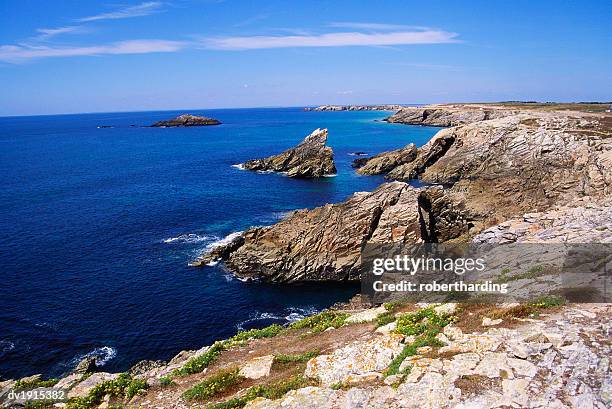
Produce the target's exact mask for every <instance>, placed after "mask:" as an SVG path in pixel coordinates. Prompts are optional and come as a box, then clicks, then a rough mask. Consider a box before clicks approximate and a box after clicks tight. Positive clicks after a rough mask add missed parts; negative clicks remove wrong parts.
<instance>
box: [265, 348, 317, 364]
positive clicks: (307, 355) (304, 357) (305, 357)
mask: <svg viewBox="0 0 612 409" xmlns="http://www.w3.org/2000/svg"><path fill="white" fill-rule="evenodd" d="M319 354H320V352H319V351H317V350H315V351H307V352H304V353H302V354H289V355H286V354H278V355H274V361H275V362H279V363H281V364H286V363H292V362H302V363H303V362H308V361H309V360H310V359H311V358H314V357H315V356H318V355H319Z"/></svg>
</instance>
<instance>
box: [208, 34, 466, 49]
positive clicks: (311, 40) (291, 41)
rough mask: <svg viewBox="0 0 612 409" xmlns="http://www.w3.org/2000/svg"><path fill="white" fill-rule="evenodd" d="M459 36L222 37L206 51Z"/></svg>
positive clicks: (213, 40) (441, 40)
mask: <svg viewBox="0 0 612 409" xmlns="http://www.w3.org/2000/svg"><path fill="white" fill-rule="evenodd" d="M455 37H457V34H456V33H449V32H446V31H439V30H421V31H397V32H386V33H358V32H346V33H329V34H320V35H310V36H308V35H291V36H250V37H221V38H211V39H205V40H204V41H203V45H204V47H206V48H211V49H217V50H255V49H264V48H287V47H345V46H381V45H407V44H441V43H455V42H459V40H456V39H455Z"/></svg>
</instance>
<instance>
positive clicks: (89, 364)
mask: <svg viewBox="0 0 612 409" xmlns="http://www.w3.org/2000/svg"><path fill="white" fill-rule="evenodd" d="M97 370H98V365H97V364H96V357H95V356H88V357H85V358H83V359H81V361H80V362H79V363H78V364H77V366H76V367H75V368H74V371H72V372H73V373H75V374H80V375H83V374H86V373H91V372H96V371H97Z"/></svg>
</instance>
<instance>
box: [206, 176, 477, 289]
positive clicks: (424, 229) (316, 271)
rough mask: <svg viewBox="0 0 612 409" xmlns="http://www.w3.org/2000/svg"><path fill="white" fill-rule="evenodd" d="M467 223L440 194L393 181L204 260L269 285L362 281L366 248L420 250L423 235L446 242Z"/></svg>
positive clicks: (301, 214)
mask: <svg viewBox="0 0 612 409" xmlns="http://www.w3.org/2000/svg"><path fill="white" fill-rule="evenodd" d="M422 196H423V197H422ZM432 200H433V205H432V204H431V202H432ZM428 203H429V205H427V204H428ZM420 206H426V207H425V208H422V207H420ZM469 219H470V217H469V216H468V215H465V214H463V205H462V204H461V203H459V202H456V201H455V199H454V198H451V197H445V196H444V194H443V192H442V190H441V189H439V188H436V187H434V188H428V189H420V190H419V189H416V188H413V187H411V186H409V185H408V184H406V183H402V182H391V183H386V184H383V185H381V186H380V187H379V188H378V189H376V190H375V191H374V192H358V193H355V194H354V195H353V196H352V197H351V198H349V199H348V200H347V201H346V202H343V203H339V204H333V205H325V206H322V207H317V208H315V209H312V210H300V211H296V212H294V213H293V214H292V215H290V216H289V217H287V218H286V219H284V220H282V221H280V222H278V223H276V224H275V225H273V226H270V227H257V228H252V229H249V230H248V231H247V232H246V233H244V235H243V239H242V240H243V244H241V245H240V246H238V247H237V248H235V247H233V249H232V251H228V249H227V248H219V249H215V250H214V251H213V252H212V253H206V254H204V255H203V256H202V257H201V260H202V263H204V262H205V261H208V260H211V258H215V257H217V258H218V257H219V255H223V256H222V259H223V260H225V265H226V267H228V268H229V269H230V270H231V271H233V272H234V273H236V274H237V275H239V276H242V277H247V278H248V277H257V278H262V279H265V280H268V281H276V282H290V281H316V280H357V279H359V277H360V275H361V272H362V269H363V266H362V264H361V262H362V260H361V252H362V250H363V248H364V246H365V245H388V244H389V243H401V244H411V243H419V242H421V241H422V240H423V236H422V235H425V237H427V238H428V240H439V241H442V240H447V239H451V238H454V237H456V235H461V234H465V233H466V232H467V229H468V228H469V222H468V220H469ZM433 220H437V223H433V222H432V221H433Z"/></svg>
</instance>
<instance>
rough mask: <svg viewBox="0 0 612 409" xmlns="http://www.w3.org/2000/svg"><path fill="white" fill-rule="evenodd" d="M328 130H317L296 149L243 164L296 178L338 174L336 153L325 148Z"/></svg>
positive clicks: (246, 166) (257, 169)
mask: <svg viewBox="0 0 612 409" xmlns="http://www.w3.org/2000/svg"><path fill="white" fill-rule="evenodd" d="M326 143H327V129H316V130H314V131H313V132H312V133H311V134H310V135H308V136H307V137H306V139H304V140H303V141H302V142H301V143H300V144H299V145H297V146H296V147H295V148H291V149H288V150H286V151H284V152H282V153H280V154H278V155H274V156H270V157H268V158H263V159H253V160H249V161H247V162H245V163H244V164H243V166H244V168H245V169H248V170H255V171H274V172H286V174H287V176H289V177H295V178H317V177H322V176H327V175H332V174H335V173H336V166H335V164H334V153H333V151H332V149H331V148H330V147H328V146H325V144H326Z"/></svg>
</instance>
